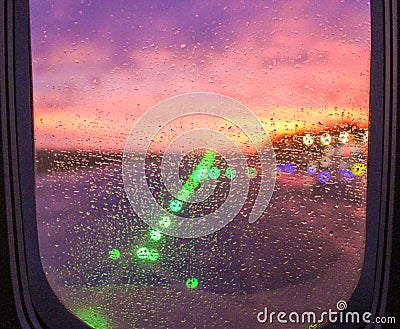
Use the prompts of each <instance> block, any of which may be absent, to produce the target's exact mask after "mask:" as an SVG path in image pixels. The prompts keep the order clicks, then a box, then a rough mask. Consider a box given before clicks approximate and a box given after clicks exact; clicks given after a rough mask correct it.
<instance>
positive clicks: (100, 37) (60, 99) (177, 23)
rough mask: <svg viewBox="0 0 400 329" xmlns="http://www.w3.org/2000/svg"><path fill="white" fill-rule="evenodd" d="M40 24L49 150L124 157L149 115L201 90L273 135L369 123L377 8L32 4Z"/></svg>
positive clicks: (35, 49)
mask: <svg viewBox="0 0 400 329" xmlns="http://www.w3.org/2000/svg"><path fill="white" fill-rule="evenodd" d="M31 24H32V58H33V73H34V75H33V83H34V114H35V133H36V147H37V148H38V149H43V148H53V149H90V150H101V151H102V150H118V151H119V150H122V149H123V147H124V144H125V141H126V139H127V137H128V134H129V132H130V130H131V128H132V126H133V125H134V123H135V122H136V120H137V119H138V118H139V117H140V116H141V115H142V114H143V113H144V112H145V111H146V110H148V109H149V108H150V107H152V106H154V105H156V104H157V103H159V102H160V101H162V100H164V99H166V98H169V97H172V96H176V95H179V94H183V93H188V92H191V91H192V92H197V91H204V92H216V93H220V94H223V95H226V96H229V97H232V98H234V99H236V100H238V101H239V102H241V103H243V104H244V105H246V106H248V107H249V108H250V109H251V110H252V111H253V112H254V113H255V114H256V115H257V116H258V117H259V118H260V119H261V121H262V122H263V123H265V127H266V129H267V131H269V132H272V131H273V130H276V132H277V133H293V129H294V127H295V125H296V124H298V125H299V127H300V129H310V128H313V127H315V126H316V125H317V124H318V123H322V126H323V125H326V126H329V125H331V124H332V122H337V121H350V120H355V121H356V122H357V123H358V124H359V125H361V126H364V127H365V126H366V125H367V122H368V106H369V63H370V42H371V41H370V6H369V2H368V1H355V0H353V1H348V0H342V1H331V0H328V1H318V0H312V1H284V0H282V1H281V0H280V1H232V0H229V1H167V0H156V1H144V0H142V1H117V0H114V1H110V0H98V1H96V0H93V1H84V0H82V1H79V0H73V1H53V0H51V1H45V0H32V1H31ZM319 126H321V125H319ZM183 130H184V129H183Z"/></svg>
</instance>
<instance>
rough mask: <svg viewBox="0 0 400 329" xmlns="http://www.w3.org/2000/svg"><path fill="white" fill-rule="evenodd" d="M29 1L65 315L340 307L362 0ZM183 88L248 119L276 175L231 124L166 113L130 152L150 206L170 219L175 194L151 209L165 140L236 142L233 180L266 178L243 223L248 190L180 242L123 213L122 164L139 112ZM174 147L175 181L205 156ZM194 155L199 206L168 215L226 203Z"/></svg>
mask: <svg viewBox="0 0 400 329" xmlns="http://www.w3.org/2000/svg"><path fill="white" fill-rule="evenodd" d="M30 6H31V25H32V61H33V63H32V64H33V87H34V89H33V91H34V93H33V96H34V128H35V150H36V211H37V225H38V234H39V242H40V253H41V261H42V264H43V268H44V271H45V273H46V276H47V279H48V281H49V283H50V285H51V287H52V289H53V290H54V292H55V294H56V295H57V297H58V298H59V300H60V301H61V302H62V303H63V304H64V305H65V306H66V308H67V309H68V310H70V311H71V312H72V313H73V314H75V315H76V316H78V317H79V318H80V319H82V321H84V322H86V323H87V324H88V325H89V326H91V327H93V328H123V329H126V328H258V327H260V328H263V327H265V324H260V323H258V321H257V314H258V313H259V312H261V311H263V310H264V308H265V307H268V310H269V311H275V312H280V311H283V312H287V313H290V312H294V311H296V312H302V311H312V310H314V311H315V312H317V313H318V312H322V311H324V310H325V311H326V310H328V309H329V308H331V309H333V310H334V309H336V303H337V302H338V301H340V300H343V301H347V300H349V298H350V297H351V295H352V293H353V291H354V289H355V287H356V285H357V282H358V280H359V277H360V273H361V268H362V264H363V258H364V246H365V231H366V229H365V228H366V181H367V175H368V168H367V165H366V164H367V162H366V161H367V153H368V113H369V79H370V51H371V39H370V6H369V2H368V1H218V2H216V1H166V0H158V1H130V2H127V1H107V0H101V1H85V0H82V1H61V2H60V1H57V2H56V1H53V0H50V1H44V0H34V1H31V2H30ZM191 92H212V93H218V94H222V95H225V96H228V97H231V98H233V99H235V100H237V101H239V102H240V103H242V104H243V105H245V106H246V107H247V108H249V109H250V110H251V111H252V112H253V113H254V114H255V115H256V116H257V117H258V118H259V120H260V121H261V122H262V123H263V125H264V127H265V129H266V130H267V131H268V134H269V137H270V139H271V142H272V145H273V148H274V151H275V155H276V166H275V167H276V168H274V170H273V171H272V172H269V173H260V172H259V170H257V168H258V166H257V154H256V152H254V147H253V145H252V143H251V141H250V140H249V139H248V138H246V132H245V131H242V130H241V129H239V128H238V125H240V126H242V127H244V129H246V122H245V118H240V117H238V118H237V120H236V122H230V121H226V120H223V119H221V118H216V117H211V116H207V115H206V116H204V115H202V116H199V115H198V116H189V117H183V118H176V120H173V121H172V122H165V125H163V126H162V127H160V131H159V132H158V134H157V135H155V136H154V138H153V140H152V143H151V147H150V148H149V151H148V154H146V174H147V178H148V183H149V185H151V189H152V193H153V194H154V198H155V199H156V200H157V202H158V203H159V204H161V205H162V206H164V207H165V209H166V210H167V211H169V212H171V213H173V212H174V213H179V211H180V209H181V208H180V207H181V206H182V205H179V204H178V202H175V201H176V200H175V201H174V202H170V203H168V204H166V203H165V202H164V201H165V200H164V199H163V198H165V195H166V194H167V191H166V190H165V186H163V184H162V178H161V176H160V175H161V173H160V171H159V165H160V161H161V159H162V157H163V152H165V150H166V148H167V146H168V145H169V143H170V142H171V141H173V140H175V139H176V138H178V137H179V136H181V135H182V134H183V133H185V132H187V131H191V130H193V129H198V128H207V129H213V130H215V131H218V132H220V133H222V134H223V135H225V136H227V137H228V138H230V139H231V140H232V141H233V142H234V143H235V144H237V145H239V146H240V150H241V152H242V155H243V154H244V156H245V157H246V159H250V160H249V162H248V164H249V169H248V170H249V172H248V174H249V178H250V179H251V180H255V181H257V179H258V180H260V179H261V177H260V175H267V174H269V175H274V177H275V178H276V182H275V188H274V192H273V195H272V198H271V201H270V203H269V204H268V206H267V209H266V210H265V212H264V214H263V215H262V216H261V218H259V219H258V220H257V221H256V222H254V223H249V222H248V221H247V220H246V215H247V214H248V212H250V211H251V200H252V198H254V196H255V195H256V194H257V184H256V186H255V187H254V188H253V189H252V188H250V190H249V191H250V192H249V191H248V190H245V189H244V191H243V193H246V195H247V193H248V192H249V193H248V196H247V198H248V199H249V204H248V205H244V206H243V208H242V210H241V212H240V213H239V214H238V215H237V216H236V217H235V218H234V219H233V220H232V221H231V222H230V223H229V224H228V225H227V226H225V227H223V228H222V229H220V230H218V231H216V232H214V233H211V234H209V235H206V236H202V237H198V238H192V239H190V238H188V239H185V238H176V237H173V236H169V235H166V234H163V233H162V228H167V227H168V226H169V225H174V224H175V225H177V223H176V222H175V223H174V222H172V221H171V220H170V218H168V216H160V218H159V219H158V220H159V222H158V225H159V226H160V230H158V229H157V228H154V227H149V226H147V224H145V223H144V222H143V221H142V220H141V219H140V218H138V216H137V215H136V214H135V213H134V211H133V210H132V207H131V205H130V203H129V200H128V198H127V195H126V191H125V188H124V185H123V180H122V154H123V151H124V147H125V142H126V140H127V138H128V135H129V133H130V131H131V129H132V127H133V126H134V124H135V123H136V122H137V121H138V120H139V118H140V117H141V116H142V115H143V114H144V113H146V111H147V110H148V109H150V108H151V107H153V106H154V105H156V104H158V103H159V102H161V101H163V100H165V99H168V98H170V97H173V96H176V95H180V94H186V93H191ZM143 129H146V127H143ZM172 151H174V150H172ZM175 152H177V153H179V152H180V150H175ZM185 152H186V153H185V155H184V156H183V158H181V160H180V161H178V162H177V163H176V170H178V172H179V175H178V176H179V179H180V181H181V183H182V184H184V183H185V182H188V181H189V178H190V177H193V174H191V173H193V172H194V170H196V168H197V167H196V166H198V164H199V163H200V161H202V160H201V159H203V160H204V158H207V157H208V158H207V159H208V160H209V158H210V154H211V153H210V152H212V150H208V149H195V150H192V151H190V150H188V149H187V150H185ZM212 159H213V161H212V163H210V162H208V167H207V170H206V171H203V172H202V175H203V176H204V177H203V176H202V178H201V179H199V181H198V183H199V184H197V185H202V184H204V182H205V181H206V180H214V182H215V184H216V187H215V191H214V196H211V197H210V199H208V205H207V207H206V209H203V208H201V205H195V206H193V207H192V208H190V209H189V210H187V209H186V214H185V216H186V218H190V216H191V211H192V212H195V213H196V214H197V215H199V214H200V215H201V214H204V213H207V212H211V211H215V210H216V209H217V208H218V207H220V206H221V204H223V203H224V200H225V198H226V197H227V193H229V188H230V184H231V179H234V177H233V176H234V174H235V173H234V171H232V170H230V169H229V166H228V164H227V163H226V161H225V160H224V154H223V153H217V154H212ZM254 159H255V160H254ZM253 160H254V161H253ZM252 161H253V162H252ZM252 163H253V165H252ZM196 173H198V172H196ZM197 185H196V184H195V185H194V186H192V190H193V191H194V190H195V189H197V188H198V186H197ZM192 190H191V192H192ZM163 200H164V201H163ZM163 202H164V203H163ZM183 203H185V202H183ZM154 216H157V214H154ZM178 224H179V223H178ZM285 326H286V327H288V325H287V324H286V325H285ZM269 327H271V328H273V327H279V324H278V323H273V324H269ZM289 327H290V328H297V327H298V328H303V327H304V324H298V325H296V324H291V325H290V326H289Z"/></svg>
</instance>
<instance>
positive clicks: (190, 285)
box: [186, 278, 199, 289]
mask: <svg viewBox="0 0 400 329" xmlns="http://www.w3.org/2000/svg"><path fill="white" fill-rule="evenodd" d="M198 285H199V280H197V279H196V278H189V279H187V281H186V287H188V288H189V289H195V288H197V286H198Z"/></svg>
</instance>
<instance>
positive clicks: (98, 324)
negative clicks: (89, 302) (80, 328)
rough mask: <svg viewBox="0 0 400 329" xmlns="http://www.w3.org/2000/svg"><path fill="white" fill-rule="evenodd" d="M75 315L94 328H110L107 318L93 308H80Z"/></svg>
mask: <svg viewBox="0 0 400 329" xmlns="http://www.w3.org/2000/svg"><path fill="white" fill-rule="evenodd" d="M75 315H76V316H77V317H78V318H79V319H81V320H82V321H83V322H85V323H86V324H87V325H88V326H89V327H91V328H93V329H108V328H109V326H108V323H107V319H106V318H105V316H104V315H103V314H101V313H100V312H97V311H96V310H94V309H93V308H91V307H90V308H89V309H80V310H78V311H76V313H75Z"/></svg>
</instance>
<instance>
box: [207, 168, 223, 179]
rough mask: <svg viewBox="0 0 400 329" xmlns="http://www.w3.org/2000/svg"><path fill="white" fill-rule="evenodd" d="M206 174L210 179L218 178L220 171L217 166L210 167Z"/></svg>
mask: <svg viewBox="0 0 400 329" xmlns="http://www.w3.org/2000/svg"><path fill="white" fill-rule="evenodd" d="M208 176H210V178H211V179H218V178H219V176H221V171H220V170H219V169H218V168H211V169H210V170H209V171H208Z"/></svg>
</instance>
